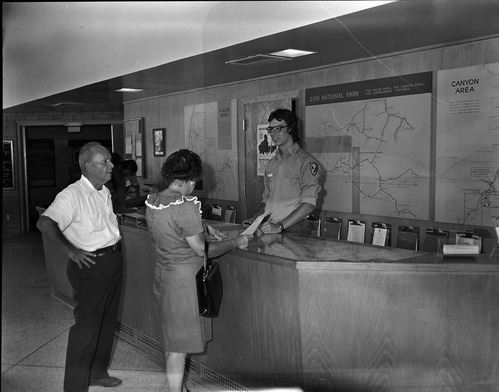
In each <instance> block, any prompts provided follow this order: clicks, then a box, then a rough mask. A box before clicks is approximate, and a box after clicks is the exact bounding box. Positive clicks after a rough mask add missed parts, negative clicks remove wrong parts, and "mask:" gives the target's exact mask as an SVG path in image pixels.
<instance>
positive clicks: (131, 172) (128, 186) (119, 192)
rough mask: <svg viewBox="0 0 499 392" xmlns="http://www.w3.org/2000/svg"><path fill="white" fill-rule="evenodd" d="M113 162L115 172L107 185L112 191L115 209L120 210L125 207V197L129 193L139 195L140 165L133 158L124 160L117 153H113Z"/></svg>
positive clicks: (132, 195)
mask: <svg viewBox="0 0 499 392" xmlns="http://www.w3.org/2000/svg"><path fill="white" fill-rule="evenodd" d="M112 162H113V164H114V168H113V174H112V178H111V181H109V182H108V183H106V187H107V188H108V189H109V190H110V191H111V196H112V200H113V206H114V209H115V211H116V212H120V211H122V210H123V209H124V208H125V199H126V198H127V196H128V195H130V196H131V197H134V196H138V193H139V189H140V184H139V181H138V179H137V170H138V166H137V163H136V162H135V161H134V160H133V159H128V160H125V161H122V160H121V156H120V155H119V154H117V153H112Z"/></svg>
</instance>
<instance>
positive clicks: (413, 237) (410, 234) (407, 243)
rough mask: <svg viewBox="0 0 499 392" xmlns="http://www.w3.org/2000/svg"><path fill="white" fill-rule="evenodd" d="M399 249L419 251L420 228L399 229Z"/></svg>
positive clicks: (404, 227) (405, 226)
mask: <svg viewBox="0 0 499 392" xmlns="http://www.w3.org/2000/svg"><path fill="white" fill-rule="evenodd" d="M397 248H401V249H410V250H418V248H419V227H413V226H410V225H403V226H399V227H398V232H397Z"/></svg>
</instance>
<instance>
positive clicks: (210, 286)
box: [196, 241, 223, 317]
mask: <svg viewBox="0 0 499 392" xmlns="http://www.w3.org/2000/svg"><path fill="white" fill-rule="evenodd" d="M209 244H210V243H209V242H208V241H205V243H204V265H203V266H202V267H201V269H200V270H199V271H198V273H197V274H196V287H197V294H198V305H199V315H200V316H203V317H217V316H218V311H219V310H220V303H221V302H222V293H223V286H222V275H220V267H219V265H218V263H217V262H214V261H213V260H211V259H209V258H208V247H209V246H210V245H209Z"/></svg>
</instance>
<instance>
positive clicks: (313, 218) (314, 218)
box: [307, 214, 322, 237]
mask: <svg viewBox="0 0 499 392" xmlns="http://www.w3.org/2000/svg"><path fill="white" fill-rule="evenodd" d="M307 219H308V220H309V221H310V222H312V224H313V226H314V229H313V230H312V235H314V236H316V237H320V236H321V232H322V219H321V217H320V216H318V215H312V214H310V215H309V216H308V218H307Z"/></svg>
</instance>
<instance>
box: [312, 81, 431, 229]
mask: <svg viewBox="0 0 499 392" xmlns="http://www.w3.org/2000/svg"><path fill="white" fill-rule="evenodd" d="M431 89H432V74H431V72H425V73H419V74H411V75H401V76H394V77H389V78H382V79H374V80H366V81H361V82H354V83H346V84H340V85H333V86H325V87H318V88H313V89H308V90H306V124H305V136H306V138H305V148H306V150H307V151H308V152H310V153H311V154H312V155H314V156H315V157H316V158H317V160H318V161H319V163H320V164H321V165H322V166H323V168H324V169H325V173H326V177H325V183H324V190H325V197H324V203H323V205H322V206H321V208H322V209H323V210H329V211H339V212H347V213H359V214H368V215H381V216H388V217H398V218H410V219H429V217H428V215H429V180H430V150H431V149H430V142H431V140H430V130H431V99H432V98H431Z"/></svg>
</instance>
